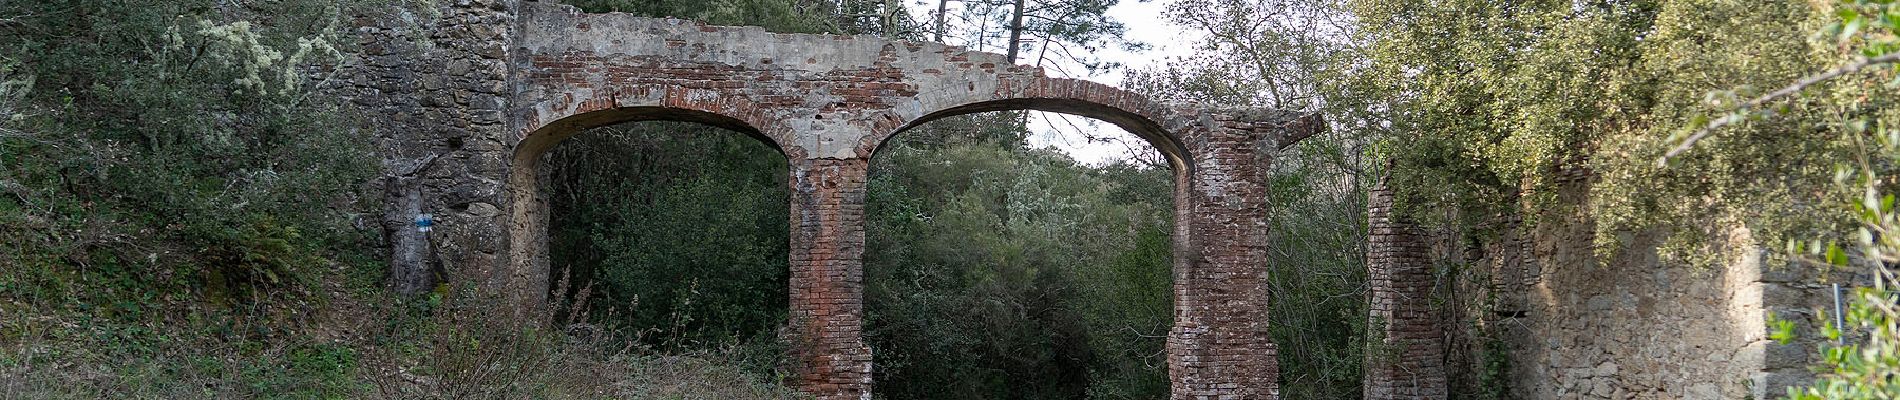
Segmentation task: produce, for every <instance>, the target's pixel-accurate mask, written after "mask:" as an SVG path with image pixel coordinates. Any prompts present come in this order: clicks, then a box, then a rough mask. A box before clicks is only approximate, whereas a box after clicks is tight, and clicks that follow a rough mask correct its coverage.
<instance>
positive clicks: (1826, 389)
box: [1683, 0, 1900, 400]
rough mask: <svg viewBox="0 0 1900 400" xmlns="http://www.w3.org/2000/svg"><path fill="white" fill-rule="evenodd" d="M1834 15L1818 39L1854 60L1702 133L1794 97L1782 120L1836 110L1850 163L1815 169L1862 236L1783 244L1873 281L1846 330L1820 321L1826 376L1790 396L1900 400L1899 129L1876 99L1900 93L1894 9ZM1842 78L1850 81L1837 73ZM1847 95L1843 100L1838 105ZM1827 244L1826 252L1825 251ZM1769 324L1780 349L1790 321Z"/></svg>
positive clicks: (1851, 299)
mask: <svg viewBox="0 0 1900 400" xmlns="http://www.w3.org/2000/svg"><path fill="white" fill-rule="evenodd" d="M1835 7H1836V8H1835V9H1834V10H1833V11H1834V12H1833V13H1832V15H1833V16H1835V17H1838V20H1836V21H1833V22H1832V23H1829V24H1827V25H1826V26H1825V27H1823V28H1820V29H1818V30H1817V34H1816V35H1815V37H1814V39H1815V40H1816V41H1817V42H1829V41H1831V42H1832V43H1834V44H1836V45H1838V46H1840V48H1841V49H1843V51H1842V52H1843V53H1848V54H1850V56H1851V57H1854V58H1853V59H1852V60H1851V61H1847V62H1846V64H1844V66H1843V67H1837V68H1834V69H1831V70H1829V71H1827V72H1818V73H1814V74H1813V75H1809V76H1806V77H1803V78H1802V79H1800V80H1797V81H1795V82H1796V83H1794V84H1793V85H1792V86H1788V87H1787V88H1785V89H1781V90H1777V91H1774V92H1770V93H1769V94H1768V95H1766V96H1763V97H1761V98H1760V99H1757V100H1752V101H1750V102H1747V103H1742V104H1740V106H1739V107H1736V109H1734V110H1732V111H1729V114H1727V115H1725V116H1724V117H1722V119H1723V120H1726V121H1723V122H1718V124H1712V125H1709V127H1708V128H1704V130H1705V131H1710V132H1712V133H1715V134H1717V135H1729V134H1732V132H1728V131H1725V130H1719V129H1717V128H1723V127H1724V126H1725V125H1722V123H1725V122H1727V121H1743V122H1746V125H1763V124H1772V123H1774V122H1777V121H1776V120H1777V119H1779V118H1776V117H1780V116H1777V115H1774V114H1772V113H1763V112H1760V110H1758V108H1760V107H1761V106H1763V105H1767V104H1769V103H1770V102H1775V101H1783V100H1784V99H1791V100H1789V102H1791V103H1794V104H1795V105H1794V106H1783V107H1782V108H1781V109H1779V110H1777V112H1778V113H1781V114H1787V113H1788V111H1787V110H1788V109H1789V108H1791V107H1799V106H1800V105H1803V104H1810V103H1821V104H1827V105H1830V106H1832V107H1833V108H1834V109H1835V112H1836V113H1837V114H1836V115H1835V116H1834V119H1831V120H1830V121H1829V123H1828V124H1826V125H1825V126H1824V127H1823V129H1825V130H1827V131H1828V133H1829V134H1832V135H1835V136H1836V137H1835V139H1836V140H1838V141H1843V142H1847V143H1849V146H1848V147H1849V152H1848V155H1849V156H1848V157H1842V158H1835V159H1829V160H1817V161H1822V163H1826V162H1831V164H1832V167H1833V170H1834V179H1833V181H1834V185H1835V186H1836V188H1838V190H1837V191H1836V192H1835V193H1840V194H1841V196H1840V197H1838V198H1837V199H1839V200H1840V201H1839V202H1838V203H1837V204H1839V205H1841V207H1836V208H1837V209H1838V211H1837V212H1840V213H1841V214H1844V215H1848V216H1851V217H1852V218H1853V219H1854V220H1855V221H1856V222H1857V224H1858V229H1854V234H1852V235H1848V237H1851V238H1852V239H1850V240H1851V241H1850V242H1848V243H1849V245H1848V246H1845V247H1844V246H1842V245H1841V243H1840V241H1838V240H1822V239H1811V240H1809V241H1806V242H1801V241H1796V240H1789V241H1788V242H1789V243H1788V246H1787V248H1786V250H1785V251H1786V252H1787V253H1789V254H1793V255H1797V256H1802V255H1805V257H1803V258H1806V259H1808V260H1811V261H1809V263H1811V264H1817V265H1821V266H1823V267H1822V268H1828V269H1834V268H1848V269H1851V270H1857V271H1859V270H1864V271H1865V272H1867V274H1866V275H1870V276H1871V277H1872V278H1873V279H1872V280H1873V285H1872V286H1871V287H1861V288H1856V289H1854V290H1852V291H1851V292H1850V293H1851V294H1850V295H1849V296H1848V297H1847V300H1848V304H1849V307H1848V309H1847V310H1846V312H1845V315H1843V316H1842V317H1841V319H1842V322H1843V323H1845V325H1844V326H1837V324H1836V323H1835V322H1834V321H1830V320H1826V319H1823V320H1822V321H1821V326H1822V329H1821V330H1822V336H1823V337H1824V338H1825V339H1827V340H1828V343H1827V344H1824V345H1822V348H1821V355H1822V357H1821V360H1820V361H1819V364H1820V366H1821V367H1822V368H1821V372H1822V374H1821V376H1820V378H1819V379H1817V380H1816V381H1815V382H1814V383H1813V384H1812V385H1810V386H1807V387H1791V388H1789V389H1788V398H1790V399H1799V400H1810V399H1812V400H1820V399H1876V398H1894V397H1900V372H1896V371H1900V303H1896V301H1900V297H1897V296H1896V295H1895V289H1894V285H1895V284H1896V283H1900V279H1896V278H1900V275H1896V274H1895V271H1894V266H1895V265H1896V264H1900V257H1896V256H1900V236H1896V235H1900V213H1896V210H1895V201H1894V194H1893V193H1894V191H1895V189H1896V188H1900V181H1895V180H1894V179H1893V177H1894V176H1895V173H1896V171H1900V128H1897V127H1900V106H1896V104H1894V103H1891V102H1889V101H1887V100H1884V99H1876V98H1877V97H1879V96H1890V95H1891V93H1892V91H1893V89H1896V88H1897V87H1900V79H1896V78H1900V64H1896V63H1900V59H1891V58H1883V57H1885V56H1889V55H1890V54H1893V53H1894V52H1895V50H1896V49H1900V37H1896V36H1895V35H1896V33H1900V4H1895V3H1894V2H1892V1H1890V0H1851V1H1842V2H1839V3H1838V4H1836V5H1835ZM1887 64H1894V65H1887ZM1861 65H1871V66H1873V67H1874V71H1875V73H1874V74H1872V75H1873V76H1862V75H1855V74H1853V73H1855V72H1859V71H1857V69H1859V68H1861V67H1860V66H1861ZM1843 71H1845V72H1846V74H1843V73H1840V72H1843ZM1830 80H1832V81H1840V82H1830ZM1827 83H1837V85H1827ZM1883 83H1884V84H1883ZM1813 86H1822V87H1824V88H1832V89H1833V90H1832V91H1816V90H1812V89H1810V87H1813ZM1816 92H1820V93H1816ZM1721 95H1722V94H1721V93H1718V94H1716V95H1714V96H1721ZM1843 95H1844V98H1845V99H1849V100H1845V101H1844V100H1843ZM1797 115H1798V114H1797ZM1698 122H1699V123H1706V122H1705V121H1698ZM1710 137H1715V136H1710ZM1691 138H1693V136H1691ZM1691 145H1696V146H1700V144H1698V143H1696V142H1693V141H1691V142H1689V143H1685V144H1684V145H1683V147H1684V148H1687V147H1688V146H1691ZM1695 151H1701V149H1700V148H1697V149H1695ZM1823 242H1826V243H1827V244H1826V245H1822V244H1821V243H1823ZM1768 324H1769V330H1770V332H1771V335H1770V336H1771V337H1772V338H1773V339H1775V340H1777V341H1779V342H1781V343H1782V344H1787V343H1789V342H1790V341H1792V340H1793V339H1794V338H1795V337H1796V333H1795V324H1794V322H1793V321H1788V320H1781V319H1776V318H1770V319H1769V320H1768Z"/></svg>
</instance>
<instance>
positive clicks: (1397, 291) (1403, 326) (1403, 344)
mask: <svg viewBox="0 0 1900 400" xmlns="http://www.w3.org/2000/svg"><path fill="white" fill-rule="evenodd" d="M1369 197H1370V198H1369V199H1368V201H1367V202H1366V205H1367V208H1368V212H1367V227H1368V232H1369V234H1368V235H1367V237H1366V241H1367V243H1366V249H1367V250H1366V253H1367V254H1366V264H1367V274H1366V292H1367V295H1366V296H1367V298H1368V300H1369V302H1368V304H1367V307H1366V308H1367V314H1368V315H1367V327H1368V333H1367V334H1368V335H1369V337H1370V340H1369V343H1367V347H1366V364H1365V365H1366V370H1365V374H1366V375H1365V378H1364V382H1365V398H1367V399H1444V398H1446V397H1448V396H1450V387H1449V386H1448V385H1447V382H1446V373H1447V371H1448V370H1447V369H1446V368H1445V350H1446V347H1445V346H1446V345H1447V342H1446V340H1445V339H1446V336H1445V334H1446V331H1445V330H1444V328H1443V327H1441V326H1440V325H1441V324H1440V320H1441V319H1443V317H1444V315H1445V314H1443V313H1440V312H1438V311H1437V307H1435V304H1434V301H1433V300H1434V299H1436V298H1438V297H1436V296H1437V294H1436V293H1434V290H1433V288H1434V287H1435V286H1437V283H1438V279H1437V277H1436V276H1434V274H1433V269H1432V257H1431V254H1432V251H1431V246H1430V244H1429V243H1428V242H1427V240H1426V237H1425V235H1424V232H1421V231H1420V230H1419V227H1418V226H1417V225H1416V224H1414V223H1411V222H1409V221H1406V220H1404V219H1402V218H1398V217H1397V216H1394V215H1393V210H1392V206H1393V204H1392V203H1393V198H1392V191H1391V189H1390V188H1388V187H1386V182H1385V181H1384V180H1381V181H1380V182H1379V184H1378V185H1377V186H1374V187H1373V188H1372V190H1371V191H1370V193H1369Z"/></svg>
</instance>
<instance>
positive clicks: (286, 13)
mask: <svg viewBox="0 0 1900 400" xmlns="http://www.w3.org/2000/svg"><path fill="white" fill-rule="evenodd" d="M401 7H405V5H403V4H392V3H387V2H373V1H360V2H359V1H278V2H250V3H241V4H234V3H227V2H212V1H183V2H179V1H112V2H105V1H83V0H56V1H45V2H7V3H4V4H0V36H4V37H7V38H8V40H7V41H6V42H5V43H0V398H530V397H532V398H549V397H555V398H576V397H629V398H654V397H659V398H794V397H797V396H796V395H794V394H792V392H790V391H788V390H786V389H783V388H780V387H777V386H776V385H775V384H772V383H770V382H769V381H767V380H766V379H765V378H764V377H761V376H758V375H756V374H753V373H750V372H746V371H742V370H741V369H740V368H735V367H731V365H735V364H738V362H737V361H733V360H735V359H736V358H735V356H732V355H731V353H730V352H725V351H723V350H721V349H704V350H698V351H692V352H661V351H657V350H654V349H651V348H647V347H642V346H632V345H628V344H627V342H626V341H625V340H621V339H622V338H623V337H625V336H627V335H631V333H628V334H625V335H623V334H620V333H619V332H615V331H600V332H593V333H592V334H574V333H572V332H564V331H561V330H549V329H545V328H542V327H545V326H566V325H565V324H552V323H548V322H549V321H509V320H506V319H495V318H487V317H486V313H485V310H490V309H493V308H492V307H482V306H479V304H478V303H477V302H476V300H472V299H479V298H481V297H479V296H471V295H467V294H462V293H456V292H451V291H449V290H447V288H445V290H441V291H437V292H436V293H434V294H432V295H430V296H426V297H423V298H405V297H400V296H395V295H393V294H389V293H386V292H385V291H383V289H382V288H381V284H382V283H381V277H382V276H383V273H384V266H383V263H382V258H383V255H382V254H380V252H379V251H378V250H377V249H378V243H376V240H378V238H377V237H376V235H375V233H374V230H373V229H371V227H373V226H374V225H375V223H373V222H369V221H372V220H373V217H367V215H374V214H376V213H377V209H379V208H380V206H379V205H377V204H374V203H373V201H365V199H375V198H377V197H378V196H376V195H374V194H373V193H370V192H368V191H367V189H366V187H365V186H364V183H365V182H367V181H368V180H369V179H371V178H374V177H375V174H376V169H375V168H376V165H375V164H374V163H373V161H372V160H374V159H375V158H376V157H375V156H374V155H375V154H374V151H375V150H374V149H373V148H371V147H370V146H372V142H371V141H369V140H368V138H367V131H366V130H365V129H362V128H360V127H362V126H364V125H363V124H362V119H361V118H360V116H358V115H355V114H354V112H353V111H352V110H351V109H349V108H347V107H344V106H343V105H341V104H337V103H336V102H335V101H334V99H331V98H328V97H326V96H323V95H322V94H321V93H323V90H324V89H325V87H326V86H325V85H326V84H328V78H329V76H331V75H332V74H333V73H334V72H336V71H340V70H343V69H347V68H352V67H353V66H352V65H351V61H350V60H351V59H352V58H351V57H350V56H349V55H348V54H347V52H348V51H350V50H351V49H349V48H347V45H346V43H353V40H344V38H345V36H344V34H345V32H343V31H342V30H341V29H342V28H341V27H342V25H343V24H342V23H341V21H342V20H343V18H344V16H346V15H372V16H374V15H381V14H392V13H397V12H399V11H400V10H401ZM577 326H590V325H586V324H580V325H577Z"/></svg>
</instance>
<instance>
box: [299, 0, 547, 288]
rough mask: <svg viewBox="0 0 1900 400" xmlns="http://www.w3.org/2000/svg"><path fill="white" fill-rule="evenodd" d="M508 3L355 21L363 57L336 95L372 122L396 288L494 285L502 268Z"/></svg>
mask: <svg viewBox="0 0 1900 400" xmlns="http://www.w3.org/2000/svg"><path fill="white" fill-rule="evenodd" d="M510 3H511V2H509V1H505V0H457V1H445V2H443V4H440V5H439V6H435V7H423V8H419V9H396V13H395V14H389V15H381V14H379V15H361V16H357V17H355V18H354V19H353V21H352V24H351V27H352V30H353V33H354V34H355V36H356V39H357V45H358V46H359V47H360V49H361V50H360V51H359V52H357V54H354V55H353V56H354V57H353V58H354V59H352V60H349V61H348V62H346V63H345V65H346V66H347V67H345V68H341V69H340V70H339V77H338V79H339V80H341V81H343V82H345V84H344V85H343V87H341V88H338V89H334V94H336V95H337V96H339V97H341V98H344V99H346V100H347V101H348V102H349V103H350V104H353V105H354V106H355V107H356V108H357V110H358V111H359V112H360V113H361V115H363V116H364V117H365V118H366V119H367V122H368V123H369V125H370V128H371V129H372V131H373V138H372V140H375V141H376V142H377V143H378V146H377V147H378V148H379V149H381V154H380V155H381V158H382V161H383V162H382V163H383V171H384V174H383V176H382V177H381V179H380V182H378V183H379V185H380V186H381V188H382V189H383V190H384V193H385V202H384V204H385V206H384V210H383V215H382V217H381V218H380V220H381V226H382V228H383V232H384V238H385V243H386V244H387V245H388V246H389V248H390V249H389V250H390V259H391V263H392V264H393V265H392V268H391V269H390V271H391V272H390V274H389V276H388V277H387V280H388V282H389V284H390V286H391V287H392V288H393V289H395V290H397V291H398V292H402V293H415V292H419V291H426V290H431V289H433V287H434V286H435V285H436V284H437V283H439V282H441V281H442V280H444V279H447V280H473V279H488V278H489V275H490V274H491V273H492V272H493V271H494V269H495V268H496V267H498V266H499V265H500V261H501V259H500V257H501V255H502V252H503V250H504V249H505V243H504V242H503V241H502V236H500V235H496V234H495V232H497V231H498V230H499V229H500V228H501V227H502V226H503V224H504V223H505V221H504V220H503V215H502V211H501V210H503V209H505V208H506V206H507V204H506V202H505V201H506V199H505V198H503V196H502V192H503V189H504V187H503V183H504V182H505V179H504V178H505V177H506V173H507V171H508V168H509V167H508V157H507V156H508V154H509V150H510V149H509V147H510V146H511V145H512V143H510V142H509V140H508V139H507V137H508V136H509V132H510V131H511V129H510V128H509V121H508V119H507V118H506V116H505V114H504V112H505V108H506V107H507V104H508V98H509V97H510V96H511V95H512V88H511V87H510V86H509V80H510V78H509V77H510V73H511V71H510V66H509V64H508V62H507V59H508V54H507V53H508V51H507V47H508V43H509V42H510V41H511V30H512V28H513V26H514V19H515V18H514V14H513V13H511V12H509V11H508V9H509V7H511V6H512V5H511V4H510ZM379 11H386V10H379ZM424 213H427V214H432V215H433V216H434V218H435V220H436V224H435V229H434V230H433V231H432V232H428V233H424V232H420V231H419V230H418V229H416V227H415V222H414V221H415V218H416V216H417V215H418V214H424Z"/></svg>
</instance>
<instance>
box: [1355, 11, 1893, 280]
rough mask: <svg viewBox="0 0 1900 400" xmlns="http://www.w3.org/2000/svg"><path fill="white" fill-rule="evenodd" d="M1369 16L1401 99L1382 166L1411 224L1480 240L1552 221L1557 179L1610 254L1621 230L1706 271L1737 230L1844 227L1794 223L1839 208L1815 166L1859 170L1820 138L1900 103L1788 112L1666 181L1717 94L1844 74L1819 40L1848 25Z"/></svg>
mask: <svg viewBox="0 0 1900 400" xmlns="http://www.w3.org/2000/svg"><path fill="white" fill-rule="evenodd" d="M1352 11H1353V12H1354V15H1355V16H1356V17H1358V18H1360V19H1361V20H1362V21H1363V23H1361V24H1360V25H1359V26H1360V28H1361V29H1362V33H1363V34H1364V35H1365V37H1366V38H1367V39H1369V40H1370V41H1371V44H1370V46H1371V47H1370V48H1371V49H1372V50H1371V51H1370V52H1369V55H1370V56H1371V60H1372V63H1373V66H1372V67H1371V68H1370V69H1368V70H1367V71H1368V72H1369V73H1373V74H1376V75H1374V76H1383V77H1386V78H1390V79H1393V80H1395V81H1396V82H1398V84H1397V85H1396V86H1395V87H1394V89H1395V90H1396V91H1395V92H1394V93H1392V96H1393V97H1394V98H1395V99H1394V100H1395V102H1396V104H1399V107H1397V108H1396V109H1393V110H1392V111H1391V113H1390V116H1391V117H1392V124H1393V126H1394V129H1393V132H1394V134H1393V135H1390V136H1388V137H1387V138H1385V139H1382V141H1383V142H1384V143H1386V144H1383V145H1381V149H1382V150H1381V153H1382V154H1384V155H1385V156H1386V157H1390V158H1391V159H1392V160H1393V163H1394V165H1395V168H1394V170H1393V181H1394V187H1396V188H1400V189H1401V190H1403V192H1402V194H1403V196H1402V197H1401V201H1402V202H1403V203H1406V204H1408V205H1409V207H1408V209H1413V210H1418V209H1426V208H1432V209H1441V210H1442V209H1458V208H1462V209H1464V211H1463V212H1459V213H1452V214H1449V215H1456V216H1459V217H1458V218H1464V219H1466V220H1467V221H1466V222H1467V225H1469V224H1471V223H1475V222H1478V221H1480V220H1482V219H1484V218H1489V216H1491V215H1495V214H1497V213H1498V212H1501V211H1505V210H1508V209H1511V208H1514V207H1516V206H1517V198H1518V197H1519V196H1520V195H1524V196H1528V197H1526V198H1525V199H1524V200H1528V203H1527V204H1529V205H1531V206H1532V207H1533V208H1545V207H1551V206H1554V205H1556V204H1558V203H1557V202H1555V201H1553V200H1554V199H1555V197H1554V196H1555V191H1554V190H1551V189H1553V188H1554V182H1553V181H1552V180H1551V177H1553V176H1555V175H1557V174H1556V172H1557V171H1560V170H1563V169H1566V168H1582V169H1587V170H1589V171H1591V172H1593V173H1594V176H1595V180H1594V181H1593V183H1592V185H1591V189H1590V197H1591V201H1590V202H1589V203H1588V206H1587V207H1588V210H1587V211H1588V212H1589V213H1590V214H1591V215H1592V216H1594V217H1595V218H1596V219H1597V220H1598V221H1599V224H1598V225H1597V229H1598V231H1599V234H1598V235H1596V237H1598V238H1600V239H1599V240H1602V241H1605V242H1604V243H1599V245H1601V247H1602V248H1605V249H1608V248H1613V247H1614V245H1615V244H1614V243H1609V242H1607V241H1611V240H1614V239H1613V238H1614V237H1615V235H1610V234H1607V233H1608V232H1613V231H1618V230H1632V229H1652V228H1663V229H1668V230H1669V231H1671V232H1672V233H1674V234H1673V235H1671V239H1670V241H1669V243H1667V244H1666V245H1665V254H1666V255H1670V256H1675V257H1678V258H1693V257H1694V256H1695V255H1696V254H1705V255H1706V254H1711V253H1714V252H1717V251H1719V250H1721V249H1720V248H1718V247H1717V246H1714V245H1713V244H1712V243H1711V241H1710V240H1707V239H1708V238H1712V237H1715V235H1716V233H1717V232H1714V231H1713V230H1712V229H1716V228H1714V227H1716V226H1723V225H1722V224H1721V223H1718V222H1719V221H1736V222H1739V223H1741V224H1744V225H1745V226H1747V227H1749V228H1750V229H1751V230H1752V231H1753V232H1755V234H1756V238H1757V239H1758V240H1759V241H1778V240H1779V238H1783V237H1790V236H1789V235H1802V234H1809V233H1814V232H1826V231H1830V230H1831V229H1833V228H1835V227H1838V226H1839V224H1840V223H1841V222H1842V221H1841V220H1840V219H1838V218H1819V219H1817V218H1808V217H1807V216H1795V217H1791V216H1788V215H1786V214H1782V213H1779V212H1778V211H1777V210H1785V209H1789V208H1806V207H1812V206H1813V205H1814V204H1819V203H1820V202H1821V201H1823V200H1824V199H1826V198H1828V197H1827V196H1828V193H1827V192H1828V190H1829V189H1831V188H1828V187H1826V186H1825V185H1815V184H1813V182H1824V181H1825V179H1826V177H1827V175H1828V174H1830V173H1831V170H1829V166H1828V165H1826V164H1827V163H1825V162H1813V160H1826V159H1839V158H1842V157H1844V156H1845V155H1846V153H1845V151H1846V150H1847V145H1846V142H1844V141H1842V140H1839V139H1840V138H1839V137H1837V136H1835V135H1832V134H1830V132H1828V130H1827V129H1826V128H1825V124H1821V123H1820V122H1823V121H1828V120H1831V119H1835V118H1838V117H1839V116H1840V115H1841V113H1852V112H1856V111H1855V110H1857V109H1864V108H1865V107H1879V106H1880V104H1882V103H1885V102H1887V101H1889V100H1887V99H1891V98H1893V97H1892V96H1873V97H1870V98H1866V99H1865V100H1864V101H1863V100H1855V99H1851V98H1849V97H1847V96H1832V95H1830V96H1818V97H1817V98H1814V99H1811V100H1806V101H1798V102H1794V103H1790V104H1787V105H1786V107H1783V108H1782V109H1778V110H1777V112H1778V113H1779V114H1782V115H1784V116H1786V117H1787V118H1781V119H1775V120H1764V121H1759V122H1754V123H1749V124H1746V125H1744V126H1740V127H1738V128H1737V129H1736V130H1734V131H1733V132H1729V133H1727V134H1725V135H1724V136H1723V137H1722V138H1721V139H1720V140H1718V141H1717V142H1716V143H1710V144H1708V145H1706V146H1704V147H1702V148H1700V149H1698V150H1697V151H1695V152H1691V153H1689V154H1688V155H1687V156H1684V157H1678V158H1676V159H1673V160H1672V163H1673V165H1672V166H1670V167H1667V168H1664V167H1661V166H1658V165H1656V164H1655V162H1654V161H1655V160H1656V159H1657V158H1658V157H1659V156H1660V155H1661V154H1663V152H1665V151H1666V150H1668V149H1669V147H1671V146H1672V145H1674V141H1675V140H1674V139H1672V138H1679V137H1681V133H1682V132H1684V131H1685V130H1693V128H1694V127H1696V126H1697V125H1696V124H1697V123H1698V122H1699V121H1706V120H1705V119H1699V118H1700V116H1701V115H1706V113H1707V111H1708V110H1709V109H1711V108H1712V107H1714V108H1722V107H1724V106H1723V104H1732V102H1731V101H1730V100H1727V99H1726V97H1723V96H1715V97H1708V96H1705V94H1707V93H1709V92H1711V91H1714V90H1728V89H1733V88H1735V87H1736V86H1737V85H1742V86H1741V87H1742V88H1743V91H1753V90H1755V89H1749V88H1760V87H1778V86H1779V85H1780V84H1781V83H1783V82H1787V81H1790V80H1791V79H1793V78H1794V77H1798V76H1800V75H1803V74H1806V73H1809V72H1810V71H1817V70H1820V69H1822V68H1824V67H1825V66H1826V65H1828V64H1831V63H1832V62H1833V60H1834V59H1835V57H1834V56H1833V54H1834V52H1833V51H1831V49H1830V48H1829V46H1825V45H1819V44H1815V43H1812V42H1809V41H1807V40H1806V38H1807V37H1808V35H1807V34H1806V32H1809V31H1812V30H1813V29H1815V28H1816V27H1818V26H1820V25H1821V24H1822V23H1823V22H1824V21H1823V20H1824V19H1825V18H1826V17H1827V16H1830V15H1832V14H1833V12H1832V11H1831V10H1829V9H1827V7H1825V6H1817V5H1814V4H1809V3H1803V2H1767V3H1761V2H1739V1H1637V2H1615V1H1612V2H1584V3H1576V2H1567V1H1566V2H1557V1H1547V2H1519V1H1489V0H1470V1H1442V2H1441V1H1431V2H1427V1H1360V2H1354V3H1352ZM1834 89H1835V88H1833V87H1831V86H1830V87H1829V88H1827V89H1825V90H1834ZM1822 97H1826V98H1825V99H1823V98H1822ZM1711 101H1713V102H1714V103H1715V104H1709V103H1710V102H1711ZM1400 144H1403V145H1400ZM1524 189H1528V190H1524ZM1691 199H1697V200H1691ZM1535 214H1536V213H1535V212H1532V213H1527V214H1526V215H1535ZM1441 215H1443V214H1441ZM1421 217H1435V218H1436V216H1433V215H1421ZM1441 219H1442V218H1441ZM1741 247H1746V246H1737V247H1734V248H1736V249H1739V248H1741ZM1703 259H1705V260H1709V259H1713V258H1709V257H1706V256H1703Z"/></svg>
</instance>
